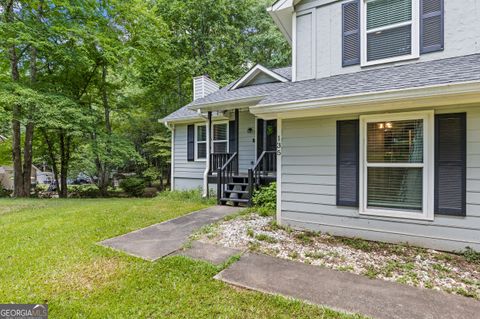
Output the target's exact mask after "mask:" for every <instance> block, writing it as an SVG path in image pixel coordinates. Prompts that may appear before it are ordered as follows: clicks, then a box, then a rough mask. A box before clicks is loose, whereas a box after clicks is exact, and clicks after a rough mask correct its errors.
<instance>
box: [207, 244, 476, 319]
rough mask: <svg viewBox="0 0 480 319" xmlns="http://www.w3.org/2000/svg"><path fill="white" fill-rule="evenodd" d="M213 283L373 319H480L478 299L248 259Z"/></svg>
mask: <svg viewBox="0 0 480 319" xmlns="http://www.w3.org/2000/svg"><path fill="white" fill-rule="evenodd" d="M215 278H216V279H219V280H222V281H224V282H227V283H229V284H232V285H235V286H239V287H243V288H247V289H251V290H257V291H261V292H266V293H271V294H280V295H284V296H288V297H292V298H295V299H300V300H305V301H308V302H311V303H313V304H317V305H322V306H326V307H328V308H333V309H337V310H340V311H346V312H350V313H359V314H363V315H366V316H370V317H372V318H382V319H404V318H409V319H416V318H419V319H420V318H421V319H443V318H448V319H463V318H464V319H471V318H480V317H479V316H480V315H479V314H480V302H479V301H478V300H475V299H471V298H466V297H462V296H456V295H451V294H447V293H443V292H438V291H434V290H427V289H419V288H415V287H410V286H407V285H402V284H397V283H393V282H388V281H384V280H378V279H369V278H367V277H364V276H359V275H355V274H352V273H347V272H340V271H335V270H331V269H326V268H322V267H318V266H313V265H307V264H304V263H299V262H293V261H288V260H284V259H279V258H274V257H269V256H263V255H262V256H261V255H255V254H250V253H246V254H245V255H243V256H242V257H241V258H240V260H239V261H238V262H236V263H235V264H233V265H232V266H230V267H229V268H227V269H225V270H223V271H222V272H220V273H219V274H218V275H217V276H215Z"/></svg>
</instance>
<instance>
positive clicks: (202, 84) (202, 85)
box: [193, 75, 220, 101]
mask: <svg viewBox="0 0 480 319" xmlns="http://www.w3.org/2000/svg"><path fill="white" fill-rule="evenodd" d="M219 89H220V86H219V85H218V84H217V82H215V81H213V80H212V79H210V78H209V77H208V75H202V76H198V77H196V78H193V100H194V101H195V100H198V99H201V98H203V97H206V96H207V95H209V94H211V93H213V92H215V91H218V90H219Z"/></svg>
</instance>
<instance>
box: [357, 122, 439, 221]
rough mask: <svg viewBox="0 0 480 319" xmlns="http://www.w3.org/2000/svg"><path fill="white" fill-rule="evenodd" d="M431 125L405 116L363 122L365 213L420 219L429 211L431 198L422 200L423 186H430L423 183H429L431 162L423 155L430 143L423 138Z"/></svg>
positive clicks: (423, 196) (427, 197) (424, 190)
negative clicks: (379, 212) (376, 212)
mask: <svg viewBox="0 0 480 319" xmlns="http://www.w3.org/2000/svg"><path fill="white" fill-rule="evenodd" d="M367 118H368V117H367ZM431 121H432V119H431V118H430V117H428V116H422V115H420V116H419V117H418V118H415V117H414V116H413V117H412V116H411V115H410V114H408V115H405V118H402V115H401V114H400V115H398V114H397V115H392V116H391V117H390V118H389V117H385V118H383V117H382V118H380V117H377V116H375V117H372V118H371V120H370V119H367V120H365V121H364V122H363V125H364V126H363V132H364V136H363V139H364V147H363V151H364V154H363V172H364V173H363V174H364V175H363V183H364V184H363V185H364V189H363V192H364V194H363V198H364V203H363V209H364V211H365V212H368V211H382V214H381V215H385V214H387V215H388V216H393V217H405V216H409V217H415V216H416V217H417V218H422V217H424V216H426V214H427V210H428V209H429V210H431V208H432V207H431V206H432V205H426V201H428V202H429V204H431V203H430V201H431V202H432V203H433V197H432V198H429V196H425V195H427V194H426V193H425V192H426V189H428V188H426V187H425V186H427V187H429V186H430V185H426V183H428V182H429V181H430V179H429V178H428V176H429V174H430V169H429V166H427V163H429V162H428V161H429V159H431V158H430V157H427V155H426V154H427V150H428V147H429V146H430V145H431V143H429V142H428V138H427V136H426V135H427V132H429V131H428V130H427V129H429V128H431V127H432V124H431V123H430V122H431ZM430 164H431V163H430ZM427 207H428V209H427ZM403 213H405V214H406V215H405V214H403ZM429 213H430V214H432V212H431V211H430V212H429Z"/></svg>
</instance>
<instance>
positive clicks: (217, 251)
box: [175, 241, 242, 265]
mask: <svg viewBox="0 0 480 319" xmlns="http://www.w3.org/2000/svg"><path fill="white" fill-rule="evenodd" d="M241 253H242V251H241V250H239V249H233V248H228V247H223V246H218V245H214V244H208V243H203V242H199V241H194V242H193V243H192V245H191V246H190V247H188V248H185V249H183V250H179V251H178V252H176V253H175V255H179V256H186V257H190V258H193V259H198V260H203V261H207V262H210V263H212V264H214V265H220V264H223V263H224V262H225V261H227V260H228V259H229V258H230V257H232V256H234V255H238V254H241Z"/></svg>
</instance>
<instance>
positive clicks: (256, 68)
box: [230, 64, 288, 91]
mask: <svg viewBox="0 0 480 319" xmlns="http://www.w3.org/2000/svg"><path fill="white" fill-rule="evenodd" d="M260 73H263V74H266V75H268V76H269V77H271V78H272V79H274V80H277V81H279V82H283V83H285V82H288V79H286V78H284V77H283V76H281V75H280V74H277V73H275V72H273V71H271V70H269V69H267V68H266V67H264V66H263V65H261V64H257V65H255V66H254V67H253V68H251V69H250V71H248V72H247V74H245V75H244V76H243V77H242V78H241V79H240V80H238V81H237V83H235V85H233V86H232V87H231V88H230V91H232V90H235V89H237V88H240V87H244V86H246V85H247V84H248V83H250V81H251V80H253V79H254V78H255V77H256V76H257V75H259V74H260Z"/></svg>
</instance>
